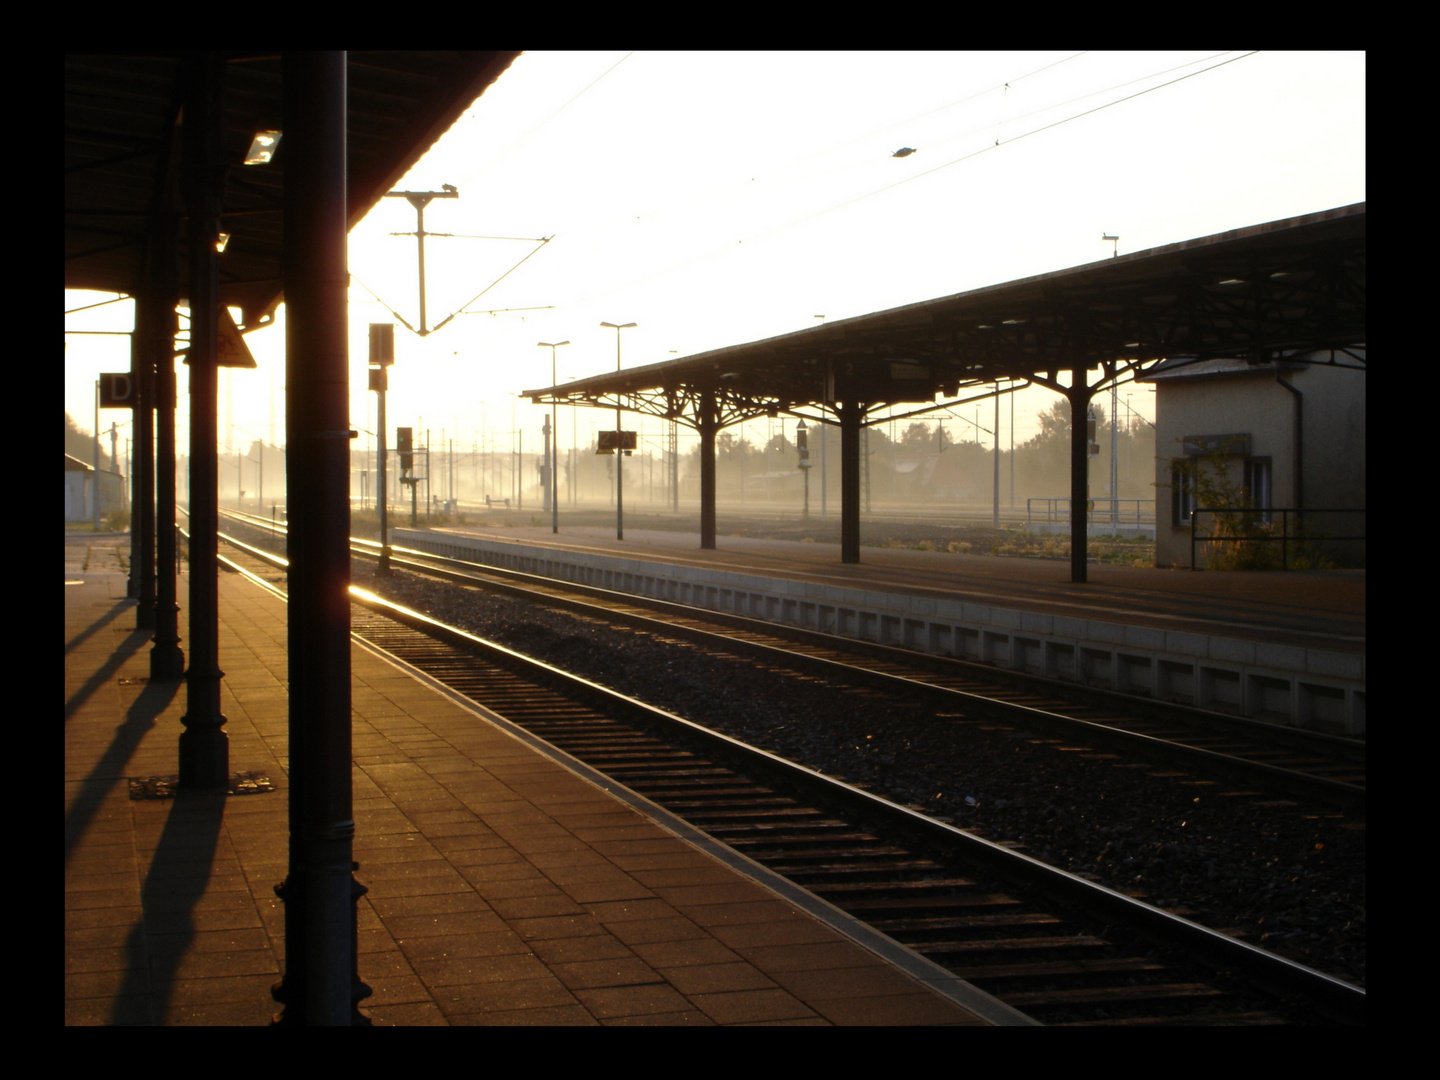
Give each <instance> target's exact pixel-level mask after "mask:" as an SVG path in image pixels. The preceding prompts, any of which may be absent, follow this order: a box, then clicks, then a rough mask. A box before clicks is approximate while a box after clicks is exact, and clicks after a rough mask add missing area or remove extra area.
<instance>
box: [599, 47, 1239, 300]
mask: <svg viewBox="0 0 1440 1080" xmlns="http://www.w3.org/2000/svg"><path fill="white" fill-rule="evenodd" d="M1258 51H1259V50H1252V51H1250V52H1246V53H1242V54H1240V55H1239V56H1233V57H1231V58H1229V59H1228V60H1222V61H1220V62H1219V63H1217V64H1212V65H1210V66H1209V67H1206V68H1202V69H1201V70H1199V71H1192V72H1189V73H1187V74H1185V75H1181V76H1179V77H1178V78H1175V79H1170V80H1168V81H1167V82H1163V83H1159V84H1157V85H1155V86H1150V87H1147V88H1146V89H1144V90H1140V91H1137V92H1136V93H1133V94H1127V95H1126V96H1125V97H1122V98H1117V99H1115V100H1114V101H1109V102H1105V103H1104V104H1101V105H1097V106H1095V107H1094V108H1091V109H1086V110H1084V111H1082V112H1079V113H1075V114H1073V115H1071V116H1067V117H1064V118H1062V119H1060V120H1056V121H1054V122H1053V123H1049V124H1043V125H1041V126H1040V127H1037V128H1033V129H1031V130H1030V131H1026V132H1022V133H1021V134H1019V135H1016V136H1014V137H1013V138H1010V139H1006V140H1004V141H1003V142H996V143H994V144H992V145H989V146H985V147H982V148H981V149H979V150H975V151H972V152H971V153H968V154H965V155H962V156H961V157H958V158H955V159H953V160H951V161H947V162H945V163H944V164H942V165H937V166H935V167H934V168H932V169H927V170H926V171H924V172H921V173H916V174H914V175H912V176H908V177H906V178H904V179H903V180H898V181H896V182H894V183H892V184H887V185H885V186H884V187H881V188H876V189H875V190H874V191H869V192H866V193H864V194H862V195H857V196H855V197H854V198H851V199H847V200H845V201H844V202H840V203H836V204H835V205H833V206H829V207H826V208H825V209H823V210H817V211H815V212H814V213H811V214H806V215H804V216H802V217H798V218H795V219H793V220H791V221H788V222H786V223H785V224H783V225H777V226H775V227H774V228H771V229H767V230H765V231H763V232H759V233H756V234H754V235H752V236H750V237H747V238H744V239H741V240H737V241H736V243H737V244H744V243H746V242H747V241H749V242H752V243H753V242H754V241H756V240H763V239H766V238H768V237H770V236H774V235H775V234H776V233H780V232H784V231H785V230H786V229H791V228H794V227H795V226H797V225H801V224H804V223H805V222H808V221H813V220H815V219H816V218H819V217H823V216H825V215H826V214H831V213H834V212H835V211H837V210H843V209H845V208H846V207H848V206H853V205H854V204H856V203H858V202H861V201H863V200H865V199H869V198H872V197H874V196H876V195H883V194H884V193H886V192H888V191H893V190H895V189H896V188H898V187H901V186H903V185H905V184H908V183H911V182H912V181H915V180H919V179H921V178H923V177H926V176H930V175H932V174H934V173H937V172H939V171H941V170H942V169H948V168H949V167H950V166H952V165H958V164H960V163H962V162H965V161H970V160H972V159H973V158H976V157H979V156H980V155H981V154H985V153H989V152H990V151H992V150H997V149H999V148H1000V147H1002V146H1010V145H1011V144H1012V143H1016V142H1019V141H1020V140H1021V139H1024V138H1027V137H1028V136H1030V135H1038V134H1039V133H1041V132H1043V131H1049V130H1050V129H1052V128H1056V127H1059V126H1061V125H1063V124H1067V123H1069V122H1071V121H1072V120H1079V119H1081V118H1083V117H1086V116H1090V115H1092V114H1094V113H1097V112H1101V111H1103V110H1105V109H1108V108H1110V107H1111V106H1114V105H1120V104H1123V103H1124V102H1126V101H1132V100H1134V99H1135V98H1138V97H1142V96H1144V95H1145V94H1149V93H1151V92H1153V91H1155V90H1162V89H1164V88H1165V87H1167V86H1173V85H1175V84H1176V83H1179V82H1183V81H1185V80H1186V79H1190V78H1194V77H1195V76H1197V75H1204V74H1206V73H1207V72H1211V71H1215V70H1216V69H1218V68H1221V67H1224V66H1225V65H1227V64H1232V63H1234V62H1235V61H1236V60H1243V59H1245V58H1246V57H1250V56H1254V55H1256V53H1257V52H1258ZM1079 55H1082V54H1079V53H1077V54H1075V56H1079ZM1214 55H1217V56H1218V55H1224V54H1223V53H1217V54H1214ZM1075 56H1071V57H1067V58H1066V60H1067V61H1068V60H1072V59H1074V58H1075ZM1213 58H1214V57H1213V56H1211V57H1206V58H1204V59H1203V60H1199V61H1191V62H1190V63H1187V64H1181V65H1178V66H1177V67H1174V68H1168V69H1166V70H1165V71H1162V72H1157V73H1152V74H1150V75H1146V76H1143V77H1141V78H1140V79H1131V80H1128V81H1126V82H1123V83H1119V84H1117V85H1115V86H1112V87H1108V88H1106V89H1105V90H1098V91H1093V92H1092V93H1089V94H1084V95H1081V96H1080V97H1078V98H1072V99H1069V100H1067V101H1064V102H1060V103H1057V104H1054V105H1048V106H1046V107H1045V108H1043V109H1038V110H1033V111H1031V112H1029V113H1025V114H1023V115H1022V116H1020V117H1013V118H1011V120H1010V122H1012V123H1013V122H1014V121H1015V120H1017V119H1024V118H1025V117H1028V116H1035V115H1039V114H1043V113H1046V112H1050V111H1053V110H1054V109H1057V108H1062V107H1064V106H1065V105H1069V104H1073V103H1074V102H1076V101H1084V100H1086V99H1087V98H1093V97H1095V96H1096V95H1097V94H1103V93H1111V92H1113V91H1115V90H1117V89H1121V88H1123V87H1126V86H1133V85H1134V84H1135V83H1137V82H1144V81H1147V80H1149V79H1153V78H1156V77H1157V76H1163V75H1166V74H1169V73H1170V72H1172V71H1176V70H1179V69H1180V68H1185V67H1193V66H1194V64H1196V63H1204V62H1205V60H1210V59H1213ZM1064 62H1066V61H1057V62H1056V63H1054V64H1049V65H1046V68H1049V67H1055V66H1056V65H1057V64H1059V63H1064ZM1046 68H1039V69H1037V70H1036V71H1035V72H1031V73H1030V75H1034V74H1038V73H1039V72H1040V71H1044V70H1046ZM1022 77H1023V78H1028V77H1029V75H1027V76H1022ZM1013 81H1019V80H1013ZM1002 85H1003V84H1002ZM991 89H995V88H994V87H992V88H991ZM989 92H990V91H989V90H987V91H983V92H982V93H989ZM977 96H981V95H971V98H973V97H977ZM971 98H965V99H962V102H963V101H968V100H971ZM960 103H961V102H954V103H952V104H960ZM948 107H949V106H942V109H943V108H948ZM933 111H934V112H938V111H941V110H938V109H937V110H933ZM925 115H931V114H925ZM895 126H898V125H895ZM987 126H989V125H988V124H986V125H983V126H981V127H977V128H975V129H972V130H971V131H970V132H966V133H962V135H960V136H952V137H951V138H952V139H954V138H959V137H963V135H964V134H974V133H975V132H976V131H981V130H984V127H987ZM883 130H891V128H886V129H883ZM946 141H950V140H946ZM842 145H843V146H849V145H851V143H846V144H842ZM827 152H828V151H827ZM814 156H816V155H812V157H814ZM802 160H810V159H809V158H807V159H802ZM733 250H734V245H732V244H729V243H728V242H727V243H726V244H725V245H724V246H722V247H717V248H714V249H712V250H710V251H707V252H704V253H702V254H700V255H696V256H695V257H693V258H691V259H687V260H685V261H683V262H679V263H673V264H671V265H669V266H666V267H664V268H663V269H658V270H655V271H654V272H652V273H649V274H646V275H644V276H642V277H639V278H634V279H632V280H630V281H628V282H625V283H622V284H618V285H616V286H614V287H613V288H611V289H607V290H605V291H604V292H600V293H592V294H589V295H587V296H584V297H581V298H579V299H577V300H576V301H573V302H575V303H587V302H590V301H594V300H597V299H599V298H601V297H604V296H609V295H611V294H613V293H616V292H619V291H621V290H623V289H627V288H632V287H634V286H635V285H639V284H642V283H643V282H646V281H649V280H651V279H652V278H655V277H659V276H662V275H666V274H671V273H674V272H675V271H677V270H684V269H688V268H689V267H691V266H694V265H695V264H696V263H700V262H703V261H705V260H707V259H712V258H715V257H717V256H719V255H723V254H725V253H726V252H730V251H733Z"/></svg>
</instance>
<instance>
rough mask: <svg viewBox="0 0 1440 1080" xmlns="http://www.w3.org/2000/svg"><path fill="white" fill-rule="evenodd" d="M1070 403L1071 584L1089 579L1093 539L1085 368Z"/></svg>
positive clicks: (1075, 377)
mask: <svg viewBox="0 0 1440 1080" xmlns="http://www.w3.org/2000/svg"><path fill="white" fill-rule="evenodd" d="M1065 396H1066V397H1067V398H1069V399H1070V580H1071V581H1074V582H1084V581H1087V580H1089V579H1088V576H1087V575H1088V569H1087V556H1088V554H1089V546H1090V538H1089V532H1088V529H1087V526H1086V517H1087V514H1088V510H1089V506H1088V504H1089V501H1090V440H1089V438H1088V434H1089V433H1088V432H1087V431H1086V429H1085V416H1086V413H1087V412H1088V411H1089V409H1090V387H1089V386H1087V385H1086V384H1085V368H1084V367H1076V368H1075V369H1074V371H1073V373H1072V378H1071V380H1070V388H1069V389H1068V390H1067V391H1066V392H1065Z"/></svg>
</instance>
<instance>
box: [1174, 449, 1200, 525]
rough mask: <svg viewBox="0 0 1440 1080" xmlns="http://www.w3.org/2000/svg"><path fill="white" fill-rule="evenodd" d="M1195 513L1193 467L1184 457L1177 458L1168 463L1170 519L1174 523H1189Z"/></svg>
mask: <svg viewBox="0 0 1440 1080" xmlns="http://www.w3.org/2000/svg"><path fill="white" fill-rule="evenodd" d="M1194 513H1195V469H1194V467H1193V463H1192V462H1191V461H1188V460H1186V459H1177V460H1176V461H1174V462H1172V463H1171V465H1170V521H1171V523H1172V524H1175V525H1189V524H1190V518H1191V516H1192V515H1193V514H1194Z"/></svg>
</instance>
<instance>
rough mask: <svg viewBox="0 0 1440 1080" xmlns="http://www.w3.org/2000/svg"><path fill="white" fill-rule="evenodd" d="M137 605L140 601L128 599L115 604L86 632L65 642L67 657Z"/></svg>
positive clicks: (82, 631)
mask: <svg viewBox="0 0 1440 1080" xmlns="http://www.w3.org/2000/svg"><path fill="white" fill-rule="evenodd" d="M137 603H138V601H135V600H131V599H129V598H128V597H127V598H126V599H123V600H116V601H115V603H113V604H111V605H110V610H109V611H107V612H106V613H105V614H104V615H101V616H100V618H98V619H96V620H95V621H94V622H93V623H91V624H90V625H89V626H87V627H86V628H85V629H84V630H81V631H80V632H79V633H78V634H76V635H75V636H74V637H73V638H71V639H70V640H69V641H67V642H65V655H66V656H69V655H70V653H71V652H72V651H73V650H74V649H75V647H76V646H77V645H79V644H80V643H81V642H82V641H84V640H85V639H86V638H88V637H91V636H93V635H94V634H96V633H98V632H99V631H101V630H103V629H104V628H105V627H107V626H109V625H110V624H111V623H112V622H114V621H115V620H116V619H118V618H119V617H120V613H121V612H122V611H126V610H129V609H132V608H134V607H135V606H136V604H137Z"/></svg>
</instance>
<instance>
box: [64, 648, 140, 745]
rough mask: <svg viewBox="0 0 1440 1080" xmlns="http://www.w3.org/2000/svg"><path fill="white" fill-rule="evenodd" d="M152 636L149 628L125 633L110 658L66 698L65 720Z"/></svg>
mask: <svg viewBox="0 0 1440 1080" xmlns="http://www.w3.org/2000/svg"><path fill="white" fill-rule="evenodd" d="M152 636H153V635H152V634H151V632H150V631H149V630H135V631H133V632H131V633H130V634H128V635H126V637H125V640H124V641H122V642H121V643H120V644H119V646H117V647H116V649H115V651H114V652H113V653H111V654H110V658H109V659H108V660H106V661H105V663H103V664H101V665H100V666H99V667H98V668H96V669H95V673H94V674H93V675H91V676H90V678H88V679H86V680H85V682H84V683H83V684H82V685H81V687H80V689H78V690H76V691H75V693H74V694H72V695H71V696H70V697H69V698H68V699H66V701H65V719H66V721H67V722H68V721H69V719H70V717H72V716H74V715H75V710H76V709H78V708H79V707H80V706H81V705H83V704H84V703H85V701H86V700H87V699H88V698H89V697H90V695H91V694H93V693H95V691H96V690H99V689H100V687H102V686H104V685H105V684H106V683H107V682H109V681H110V678H111V676H113V675H114V674H115V672H117V671H119V670H120V666H121V665H122V664H124V663H125V661H126V660H129V659H130V658H131V657H132V656H134V655H135V654H136V653H137V652H139V651H140V650H141V649H142V648H144V647H145V643H146V642H147V641H149V640H150V639H151V637H152Z"/></svg>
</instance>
